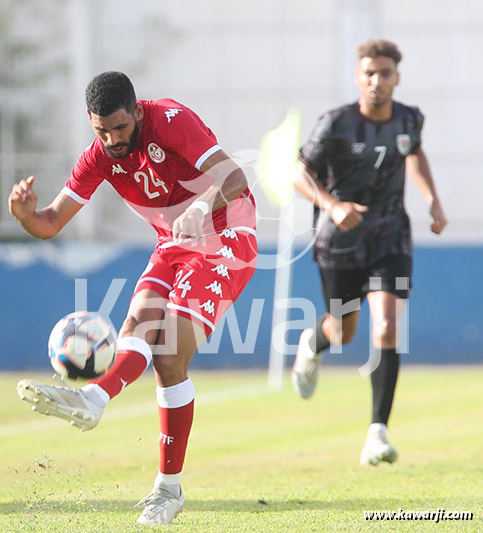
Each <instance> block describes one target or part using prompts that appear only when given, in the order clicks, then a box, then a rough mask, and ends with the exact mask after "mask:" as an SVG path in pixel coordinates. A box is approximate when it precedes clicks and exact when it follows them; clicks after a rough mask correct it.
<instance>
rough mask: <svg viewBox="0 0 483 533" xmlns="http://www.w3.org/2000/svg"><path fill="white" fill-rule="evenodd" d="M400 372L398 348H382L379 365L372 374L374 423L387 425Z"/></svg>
mask: <svg viewBox="0 0 483 533" xmlns="http://www.w3.org/2000/svg"><path fill="white" fill-rule="evenodd" d="M398 373H399V354H398V353H396V348H382V349H381V361H380V363H379V366H378V367H377V368H376V370H374V372H372V374H371V383H372V423H373V424H375V423H378V422H379V423H382V424H386V425H387V421H388V420H389V415H390V413H391V407H392V402H393V399H394V391H395V389H396V382H397V375H398Z"/></svg>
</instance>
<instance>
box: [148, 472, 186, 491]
mask: <svg viewBox="0 0 483 533" xmlns="http://www.w3.org/2000/svg"><path fill="white" fill-rule="evenodd" d="M180 483H181V472H180V473H179V474H163V473H162V472H159V471H158V475H157V476H156V479H155V480H154V486H153V489H157V488H159V487H160V486H161V485H163V487H165V488H167V489H168V490H169V492H171V494H172V495H173V496H176V497H177V498H178V497H179V496H181V484H180Z"/></svg>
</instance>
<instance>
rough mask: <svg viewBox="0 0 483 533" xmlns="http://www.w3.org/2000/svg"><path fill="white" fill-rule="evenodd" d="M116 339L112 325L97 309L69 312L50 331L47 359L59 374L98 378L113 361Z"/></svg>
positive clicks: (71, 377)
mask: <svg viewBox="0 0 483 533" xmlns="http://www.w3.org/2000/svg"><path fill="white" fill-rule="evenodd" d="M116 339H117V333H116V330H115V329H114V326H113V325H112V324H111V323H110V321H108V320H106V319H104V318H103V317H102V316H101V315H99V314H98V313H89V312H88V311H78V312H76V313H71V314H70V315H67V316H65V317H64V318H62V319H61V320H59V322H57V324H56V325H55V326H54V328H53V329H52V332H51V333H50V337H49V357H50V363H51V364H52V366H53V367H54V370H55V371H56V372H57V373H58V374H59V375H61V376H62V377H67V378H69V379H77V378H82V379H93V378H97V377H99V376H102V375H103V374H105V373H106V372H107V371H108V370H109V368H110V367H111V366H112V364H113V363H114V359H115V358H116V351H117V347H116Z"/></svg>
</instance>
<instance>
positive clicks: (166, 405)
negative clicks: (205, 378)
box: [156, 378, 195, 479]
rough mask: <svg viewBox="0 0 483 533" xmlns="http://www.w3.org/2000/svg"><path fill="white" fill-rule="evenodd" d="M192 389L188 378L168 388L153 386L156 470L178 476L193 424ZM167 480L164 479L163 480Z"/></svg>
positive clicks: (193, 392) (193, 393)
mask: <svg viewBox="0 0 483 533" xmlns="http://www.w3.org/2000/svg"><path fill="white" fill-rule="evenodd" d="M194 395H195V390H194V386H193V382H192V381H191V380H190V379H189V378H188V379H187V380H186V381H183V382H182V383H178V384H177V385H173V386H172V387H166V388H162V387H156V396H157V400H158V410H159V425H160V430H161V431H160V434H159V471H160V473H161V475H163V474H164V475H168V476H169V475H173V474H179V473H181V470H182V469H183V462H184V458H185V454H186V448H187V446H188V438H189V435H190V431H191V424H192V423H193V411H194V403H195V402H194ZM167 479H168V478H167Z"/></svg>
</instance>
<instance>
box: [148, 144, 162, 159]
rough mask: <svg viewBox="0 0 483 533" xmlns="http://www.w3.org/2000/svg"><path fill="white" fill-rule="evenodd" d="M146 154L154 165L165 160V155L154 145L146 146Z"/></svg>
mask: <svg viewBox="0 0 483 533" xmlns="http://www.w3.org/2000/svg"><path fill="white" fill-rule="evenodd" d="M148 154H149V157H150V158H151V159H152V160H153V161H154V162H155V163H162V162H163V161H164V160H165V159H166V154H165V153H164V151H163V150H162V149H161V148H160V147H159V146H158V145H157V144H156V143H149V144H148Z"/></svg>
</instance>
